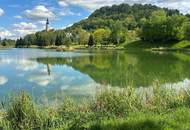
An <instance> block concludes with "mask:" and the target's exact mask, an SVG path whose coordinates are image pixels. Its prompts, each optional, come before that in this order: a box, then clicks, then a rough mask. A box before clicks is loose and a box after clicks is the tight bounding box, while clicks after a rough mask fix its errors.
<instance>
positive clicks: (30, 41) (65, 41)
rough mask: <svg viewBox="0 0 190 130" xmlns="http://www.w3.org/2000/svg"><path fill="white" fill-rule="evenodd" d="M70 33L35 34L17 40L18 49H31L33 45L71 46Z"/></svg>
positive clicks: (60, 31)
mask: <svg viewBox="0 0 190 130" xmlns="http://www.w3.org/2000/svg"><path fill="white" fill-rule="evenodd" d="M70 35H71V34H70V33H66V32H65V31H64V30H56V31H55V30H50V31H48V32H46V31H41V32H37V33H35V34H29V35H26V36H25V37H24V38H20V39H17V41H16V47H23V46H24V47H29V46H31V45H38V46H50V45H56V46H59V45H69V44H70V43H71V39H70V38H71V37H70Z"/></svg>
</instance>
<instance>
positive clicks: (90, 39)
mask: <svg viewBox="0 0 190 130" xmlns="http://www.w3.org/2000/svg"><path fill="white" fill-rule="evenodd" d="M93 45H94V36H93V35H92V34H90V37H89V40H88V46H93Z"/></svg>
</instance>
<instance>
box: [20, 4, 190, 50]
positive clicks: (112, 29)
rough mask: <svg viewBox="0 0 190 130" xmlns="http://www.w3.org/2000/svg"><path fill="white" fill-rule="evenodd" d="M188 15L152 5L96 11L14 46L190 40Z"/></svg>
mask: <svg viewBox="0 0 190 130" xmlns="http://www.w3.org/2000/svg"><path fill="white" fill-rule="evenodd" d="M189 25H190V23H189V15H187V16H184V15H183V14H180V13H179V11H178V10H173V9H166V8H160V7H157V6H153V5H141V4H134V5H133V6H130V5H128V4H121V5H113V6H111V7H103V8H100V9H98V10H96V11H95V12H94V13H92V15H90V16H89V18H87V19H85V20H82V21H81V22H78V23H76V24H74V25H73V26H71V27H69V28H66V29H64V30H50V31H48V32H45V31H41V32H37V33H35V34H30V35H27V36H25V37H24V38H20V39H18V40H17V42H16V46H17V47H22V46H26V47H29V46H30V45H38V46H49V45H53V46H54V45H56V46H60V45H66V46H69V45H71V44H77V45H89V46H93V45H110V44H111V45H113V44H114V45H119V44H123V43H129V42H132V41H136V40H140V39H141V40H145V41H150V42H155V41H158V42H159V41H161V42H163V41H171V40H172V41H173V40H184V39H189V35H190V33H189V30H190V27H189Z"/></svg>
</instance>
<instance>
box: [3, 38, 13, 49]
mask: <svg viewBox="0 0 190 130" xmlns="http://www.w3.org/2000/svg"><path fill="white" fill-rule="evenodd" d="M15 43H16V41H15V40H11V39H3V40H1V38H0V46H4V47H10V46H11V47H14V46H15Z"/></svg>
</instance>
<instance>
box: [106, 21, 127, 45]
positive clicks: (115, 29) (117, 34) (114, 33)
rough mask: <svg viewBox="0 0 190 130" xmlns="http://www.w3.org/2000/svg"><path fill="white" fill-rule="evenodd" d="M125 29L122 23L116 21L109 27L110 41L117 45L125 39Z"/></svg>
mask: <svg viewBox="0 0 190 130" xmlns="http://www.w3.org/2000/svg"><path fill="white" fill-rule="evenodd" d="M125 32H126V30H124V29H123V27H122V23H121V22H120V21H117V22H116V23H115V24H113V25H112V27H111V34H110V42H111V43H113V44H115V45H117V44H119V43H124V42H125V41H126V33H125Z"/></svg>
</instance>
